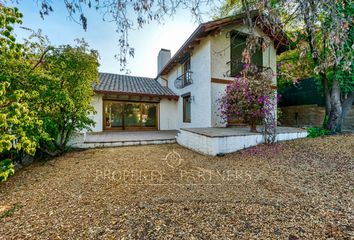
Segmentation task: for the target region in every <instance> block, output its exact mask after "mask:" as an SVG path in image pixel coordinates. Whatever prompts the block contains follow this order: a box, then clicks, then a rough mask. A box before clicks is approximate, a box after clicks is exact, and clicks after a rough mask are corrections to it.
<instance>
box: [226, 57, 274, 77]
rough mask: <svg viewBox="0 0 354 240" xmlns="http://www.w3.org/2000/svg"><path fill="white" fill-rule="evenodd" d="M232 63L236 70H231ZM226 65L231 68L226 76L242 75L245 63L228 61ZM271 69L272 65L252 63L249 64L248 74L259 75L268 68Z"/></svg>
mask: <svg viewBox="0 0 354 240" xmlns="http://www.w3.org/2000/svg"><path fill="white" fill-rule="evenodd" d="M231 64H233V68H234V72H232V71H231ZM226 65H227V66H228V68H229V69H230V70H228V71H227V73H226V76H227V77H237V76H238V75H240V73H241V71H242V69H243V67H244V64H243V63H239V62H238V63H232V62H231V61H229V62H227V63H226ZM269 69H271V68H270V67H265V66H256V65H250V66H249V71H248V75H249V76H252V75H253V76H254V75H257V74H258V73H260V72H264V71H266V70H269Z"/></svg>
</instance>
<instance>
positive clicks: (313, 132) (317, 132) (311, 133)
mask: <svg viewBox="0 0 354 240" xmlns="http://www.w3.org/2000/svg"><path fill="white" fill-rule="evenodd" d="M307 133H308V135H307V137H309V138H316V137H322V136H325V135H328V134H329V133H330V132H329V131H328V130H326V129H324V128H316V127H311V128H308V129H307Z"/></svg>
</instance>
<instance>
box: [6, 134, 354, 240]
mask: <svg viewBox="0 0 354 240" xmlns="http://www.w3.org/2000/svg"><path fill="white" fill-rule="evenodd" d="M0 238H1V239H97V238H99V239H172V238H173V239H176V238H181V239H291V240H295V239H354V135H341V136H332V137H326V138H317V139H301V140H296V141H289V142H283V143H279V144H276V145H274V146H271V147H269V146H264V145H260V146H257V147H255V148H251V149H248V150H244V151H241V152H238V153H234V154H228V155H226V156H224V157H207V156H203V155H200V154H198V153H195V152H193V151H190V150H188V149H185V148H183V147H181V146H178V145H176V144H172V145H159V146H138V147H124V148H106V149H91V150H86V151H81V152H71V153H68V154H65V155H64V156H62V157H58V158H56V159H55V160H52V161H49V162H47V163H35V164H33V165H31V166H29V167H27V168H24V169H22V170H20V171H18V172H17V173H16V175H15V176H14V177H12V178H11V179H10V180H9V181H8V182H6V183H4V184H1V185H0Z"/></svg>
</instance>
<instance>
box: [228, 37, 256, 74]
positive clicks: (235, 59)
mask: <svg viewBox="0 0 354 240" xmlns="http://www.w3.org/2000/svg"><path fill="white" fill-rule="evenodd" d="M247 36H248V35H247V34H245V33H241V32H238V31H232V32H231V34H230V52H231V56H230V60H231V61H230V63H231V64H230V67H231V69H230V73H231V74H230V77H236V76H238V75H240V72H241V71H242V69H243V63H242V52H243V50H244V49H245V48H246V39H247ZM251 63H252V64H253V65H256V66H262V65H263V52H262V49H261V48H260V47H258V48H257V50H256V52H255V53H254V54H253V55H252V58H251Z"/></svg>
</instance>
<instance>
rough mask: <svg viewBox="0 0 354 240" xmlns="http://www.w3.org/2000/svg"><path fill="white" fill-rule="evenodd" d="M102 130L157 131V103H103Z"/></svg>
mask: <svg viewBox="0 0 354 240" xmlns="http://www.w3.org/2000/svg"><path fill="white" fill-rule="evenodd" d="M103 105H104V106H103V107H104V113H103V119H104V123H103V128H104V130H143V129H157V123H158V120H157V114H158V112H157V107H158V104H157V103H143V102H118V101H104V102H103Z"/></svg>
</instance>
